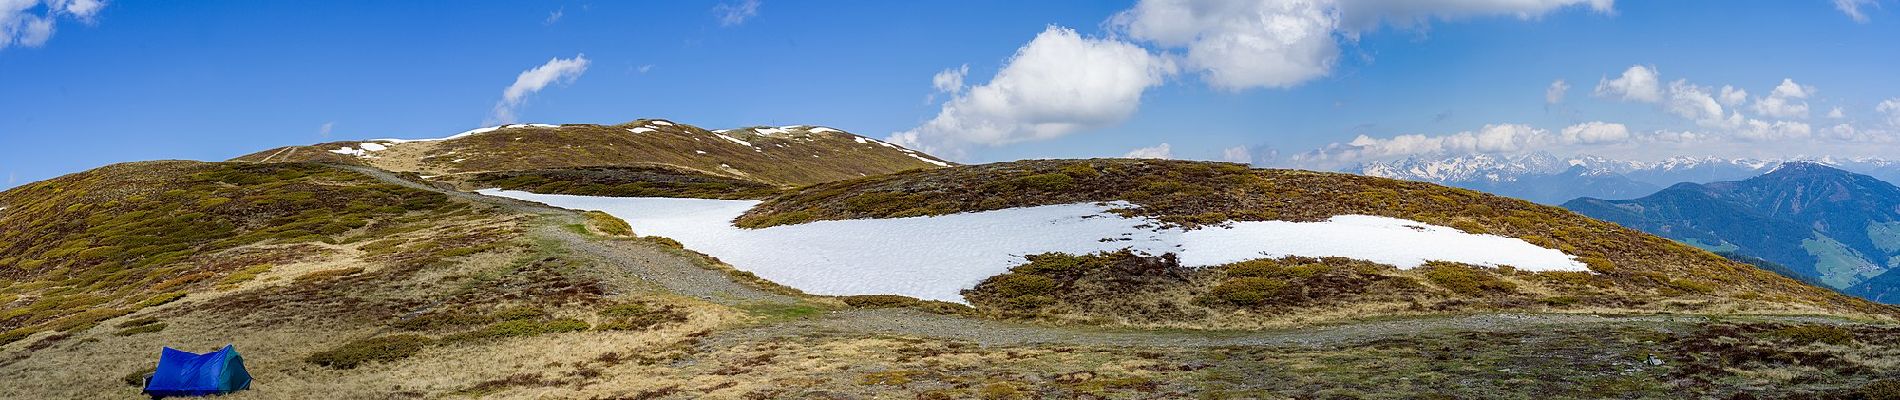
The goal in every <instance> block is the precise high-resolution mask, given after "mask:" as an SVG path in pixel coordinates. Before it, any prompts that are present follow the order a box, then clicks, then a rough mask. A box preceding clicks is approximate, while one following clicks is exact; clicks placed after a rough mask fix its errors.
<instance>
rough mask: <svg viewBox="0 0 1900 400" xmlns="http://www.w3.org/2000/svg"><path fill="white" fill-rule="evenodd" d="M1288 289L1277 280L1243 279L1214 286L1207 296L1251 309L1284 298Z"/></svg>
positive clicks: (1285, 284)
mask: <svg viewBox="0 0 1900 400" xmlns="http://www.w3.org/2000/svg"><path fill="white" fill-rule="evenodd" d="M1289 288H1290V287H1289V285H1287V283H1286V281H1283V280H1279V279H1274V278H1263V277H1244V278H1234V279H1228V280H1226V281H1222V282H1221V283H1220V284H1218V285H1214V288H1213V289H1212V290H1211V291H1210V292H1209V293H1208V296H1210V297H1212V298H1213V299H1215V300H1219V301H1221V302H1225V303H1228V304H1232V305H1237V306H1244V307H1253V306H1259V305H1265V304H1268V303H1271V302H1273V301H1274V300H1276V299H1279V298H1281V297H1282V296H1285V295H1286V294H1287V292H1288V291H1289V290H1288V289H1289Z"/></svg>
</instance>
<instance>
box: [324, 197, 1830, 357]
mask: <svg viewBox="0 0 1900 400" xmlns="http://www.w3.org/2000/svg"><path fill="white" fill-rule="evenodd" d="M336 167H338V168H344V169H348V170H351V171H356V172H359V173H363V174H365V175H368V176H370V177H374V178H376V179H378V180H382V181H385V182H389V183H393V184H397V185H402V186H405V187H409V188H414V189H420V190H429V191H434V192H439V193H443V194H447V195H449V196H451V197H454V198H458V199H463V200H468V201H474V202H480V203H484V204H492V205H496V206H500V207H504V208H506V209H508V210H511V211H515V212H521V213H528V214H536V215H540V216H543V217H547V218H552V219H554V222H555V223H543V224H536V228H534V230H533V231H531V234H533V235H535V236H536V237H541V238H547V239H551V240H555V241H558V242H559V243H560V244H561V246H563V247H565V248H566V249H568V250H570V251H573V252H574V253H575V254H576V255H580V256H582V257H586V258H589V259H592V260H594V261H596V262H601V263H606V264H610V265H613V266H616V267H618V268H619V269H622V270H625V271H627V272H629V273H630V274H632V275H633V276H636V277H638V278H640V279H642V280H644V281H646V282H648V283H650V284H652V285H653V286H655V287H656V288H657V289H661V290H665V291H667V292H671V293H677V294H681V295H686V296H693V297H698V298H701V299H706V300H709V301H713V302H716V303H720V304H726V305H733V306H746V305H760V304H778V305H796V304H798V303H799V302H800V301H799V299H797V298H795V297H792V296H786V295H781V294H777V293H771V292H767V291H764V290H761V289H759V288H757V287H754V286H750V285H748V284H745V283H740V282H736V281H733V280H732V279H730V278H728V277H727V276H726V275H725V273H724V272H721V271H716V270H711V269H707V268H703V267H700V266H699V265H697V264H694V262H693V260H691V259H688V258H686V257H683V256H681V255H678V254H674V253H672V252H670V250H669V249H664V248H661V247H658V246H655V245H650V244H646V243H640V242H627V241H613V240H601V239H598V238H592V237H587V236H584V235H581V234H577V233H575V232H573V231H570V230H567V229H564V228H562V226H563V225H568V224H573V223H581V221H583V220H584V218H583V217H582V216H580V214H579V213H578V212H576V211H574V210H568V209H563V208H556V207H550V206H547V205H544V204H540V203H534V202H527V201H521V200H515V199H508V198H501V197H494V196H485V195H481V194H476V193H469V192H462V191H458V190H455V189H453V188H450V187H446V186H437V185H432V184H428V183H424V182H416V181H411V180H408V179H404V178H402V177H400V176H397V175H396V174H393V173H390V172H388V171H383V170H379V169H375V168H369V167H362V166H349V165H338V166H336ZM1737 318H1746V319H1751V320H1774V321H1786V322H1804V323H1853V322H1852V321H1847V320H1841V319H1834V318H1825V317H1799V316H1790V317H1777V316H1762V317H1737ZM1712 319H1713V318H1711V317H1704V316H1685V315H1641V316H1600V315H1588V314H1476V315H1454V316H1429V317H1417V318H1400V319H1385V320H1372V321H1358V322H1348V323H1341V324H1332V325H1319V326H1311V327H1300V328H1289V329H1277V330H1262V331H1232V332H1209V331H1170V330H1137V329H1118V328H1099V327H1055V326H1045V325H1035V324H1026V323H1016V322H1007V321H995V320H985V319H977V318H966V317H958V316H950V315H940V314H932V313H926V312H921V311H915V310H909V309H878V310H838V311H831V312H827V313H824V314H822V315H818V316H814V317H810V318H804V319H795V320H791V321H783V322H776V323H765V324H759V325H756V326H750V327H744V328H739V329H732V330H726V331H721V332H719V333H716V334H714V335H712V336H711V337H708V338H707V342H708V343H707V345H711V346H719V345H720V344H722V343H743V342H748V341H756V340H761V339H770V338H773V337H785V336H798V335H807V334H814V333H820V334H822V333H837V334H869V335H890V336H917V337H929V338H937V339H948V340H959V341H967V342H973V343H977V344H982V345H1026V344H1053V345H1087V346H1134V347H1226V346H1270V347H1299V348H1324V347H1335V346H1345V345H1353V344H1360V343H1366V342H1371V341H1376V340H1380V339H1385V338H1395V337H1409V336H1415V335H1419V334H1424V333H1434V332H1488V333H1505V332H1538V331H1546V330H1551V329H1557V328H1561V327H1566V326H1579V325H1642V326H1648V327H1657V328H1665V329H1666V328H1668V327H1673V326H1683V327H1686V326H1691V325H1694V324H1697V323H1702V322H1708V321H1711V320H1712Z"/></svg>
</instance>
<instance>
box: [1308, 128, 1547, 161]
mask: <svg viewBox="0 0 1900 400" xmlns="http://www.w3.org/2000/svg"><path fill="white" fill-rule="evenodd" d="M1579 135H1581V132H1579ZM1554 139H1555V138H1554V137H1553V135H1551V134H1550V132H1549V131H1545V130H1542V129H1537V128H1533V127H1531V126H1529V125H1521V124H1494V125H1485V126H1484V127H1483V128H1480V129H1478V130H1476V131H1464V132H1458V133H1453V134H1449V135H1437V136H1433V135H1425V134H1408V135H1398V136H1393V137H1390V138H1374V137H1371V136H1367V135H1359V136H1358V137H1356V138H1353V140H1352V141H1350V142H1346V143H1334V144H1331V145H1327V146H1326V147H1323V148H1321V149H1319V150H1315V151H1313V152H1310V153H1306V154H1301V155H1299V156H1296V157H1294V160H1295V161H1296V162H1301V163H1325V162H1352V161H1360V160H1372V159H1382V158H1394V157H1403V156H1410V155H1418V154H1481V153H1512V152H1520V151H1525V150H1528V149H1530V148H1532V147H1534V146H1538V145H1540V144H1544V143H1548V142H1549V141H1551V140H1554Z"/></svg>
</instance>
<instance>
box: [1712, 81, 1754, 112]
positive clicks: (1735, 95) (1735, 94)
mask: <svg viewBox="0 0 1900 400" xmlns="http://www.w3.org/2000/svg"><path fill="white" fill-rule="evenodd" d="M1716 99H1717V100H1720V101H1721V102H1722V105H1724V106H1729V107H1734V106H1737V105H1741V104H1742V102H1744V101H1748V91H1747V90H1742V89H1741V88H1737V87H1733V86H1729V85H1722V97H1717V98H1716Z"/></svg>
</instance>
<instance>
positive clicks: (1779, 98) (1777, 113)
mask: <svg viewBox="0 0 1900 400" xmlns="http://www.w3.org/2000/svg"><path fill="white" fill-rule="evenodd" d="M1813 92H1814V87H1813V86H1805V85H1801V84H1798V83H1795V82H1794V80H1793V79H1782V80H1781V84H1780V85H1775V90H1774V91H1772V92H1769V93H1768V96H1767V97H1758V98H1756V99H1755V103H1754V104H1753V105H1751V107H1752V108H1753V109H1754V110H1755V112H1756V113H1758V114H1761V115H1766V116H1770V117H1777V118H1807V117H1808V102H1807V101H1803V99H1806V98H1808V96H1809V94H1811V93H1813Z"/></svg>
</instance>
